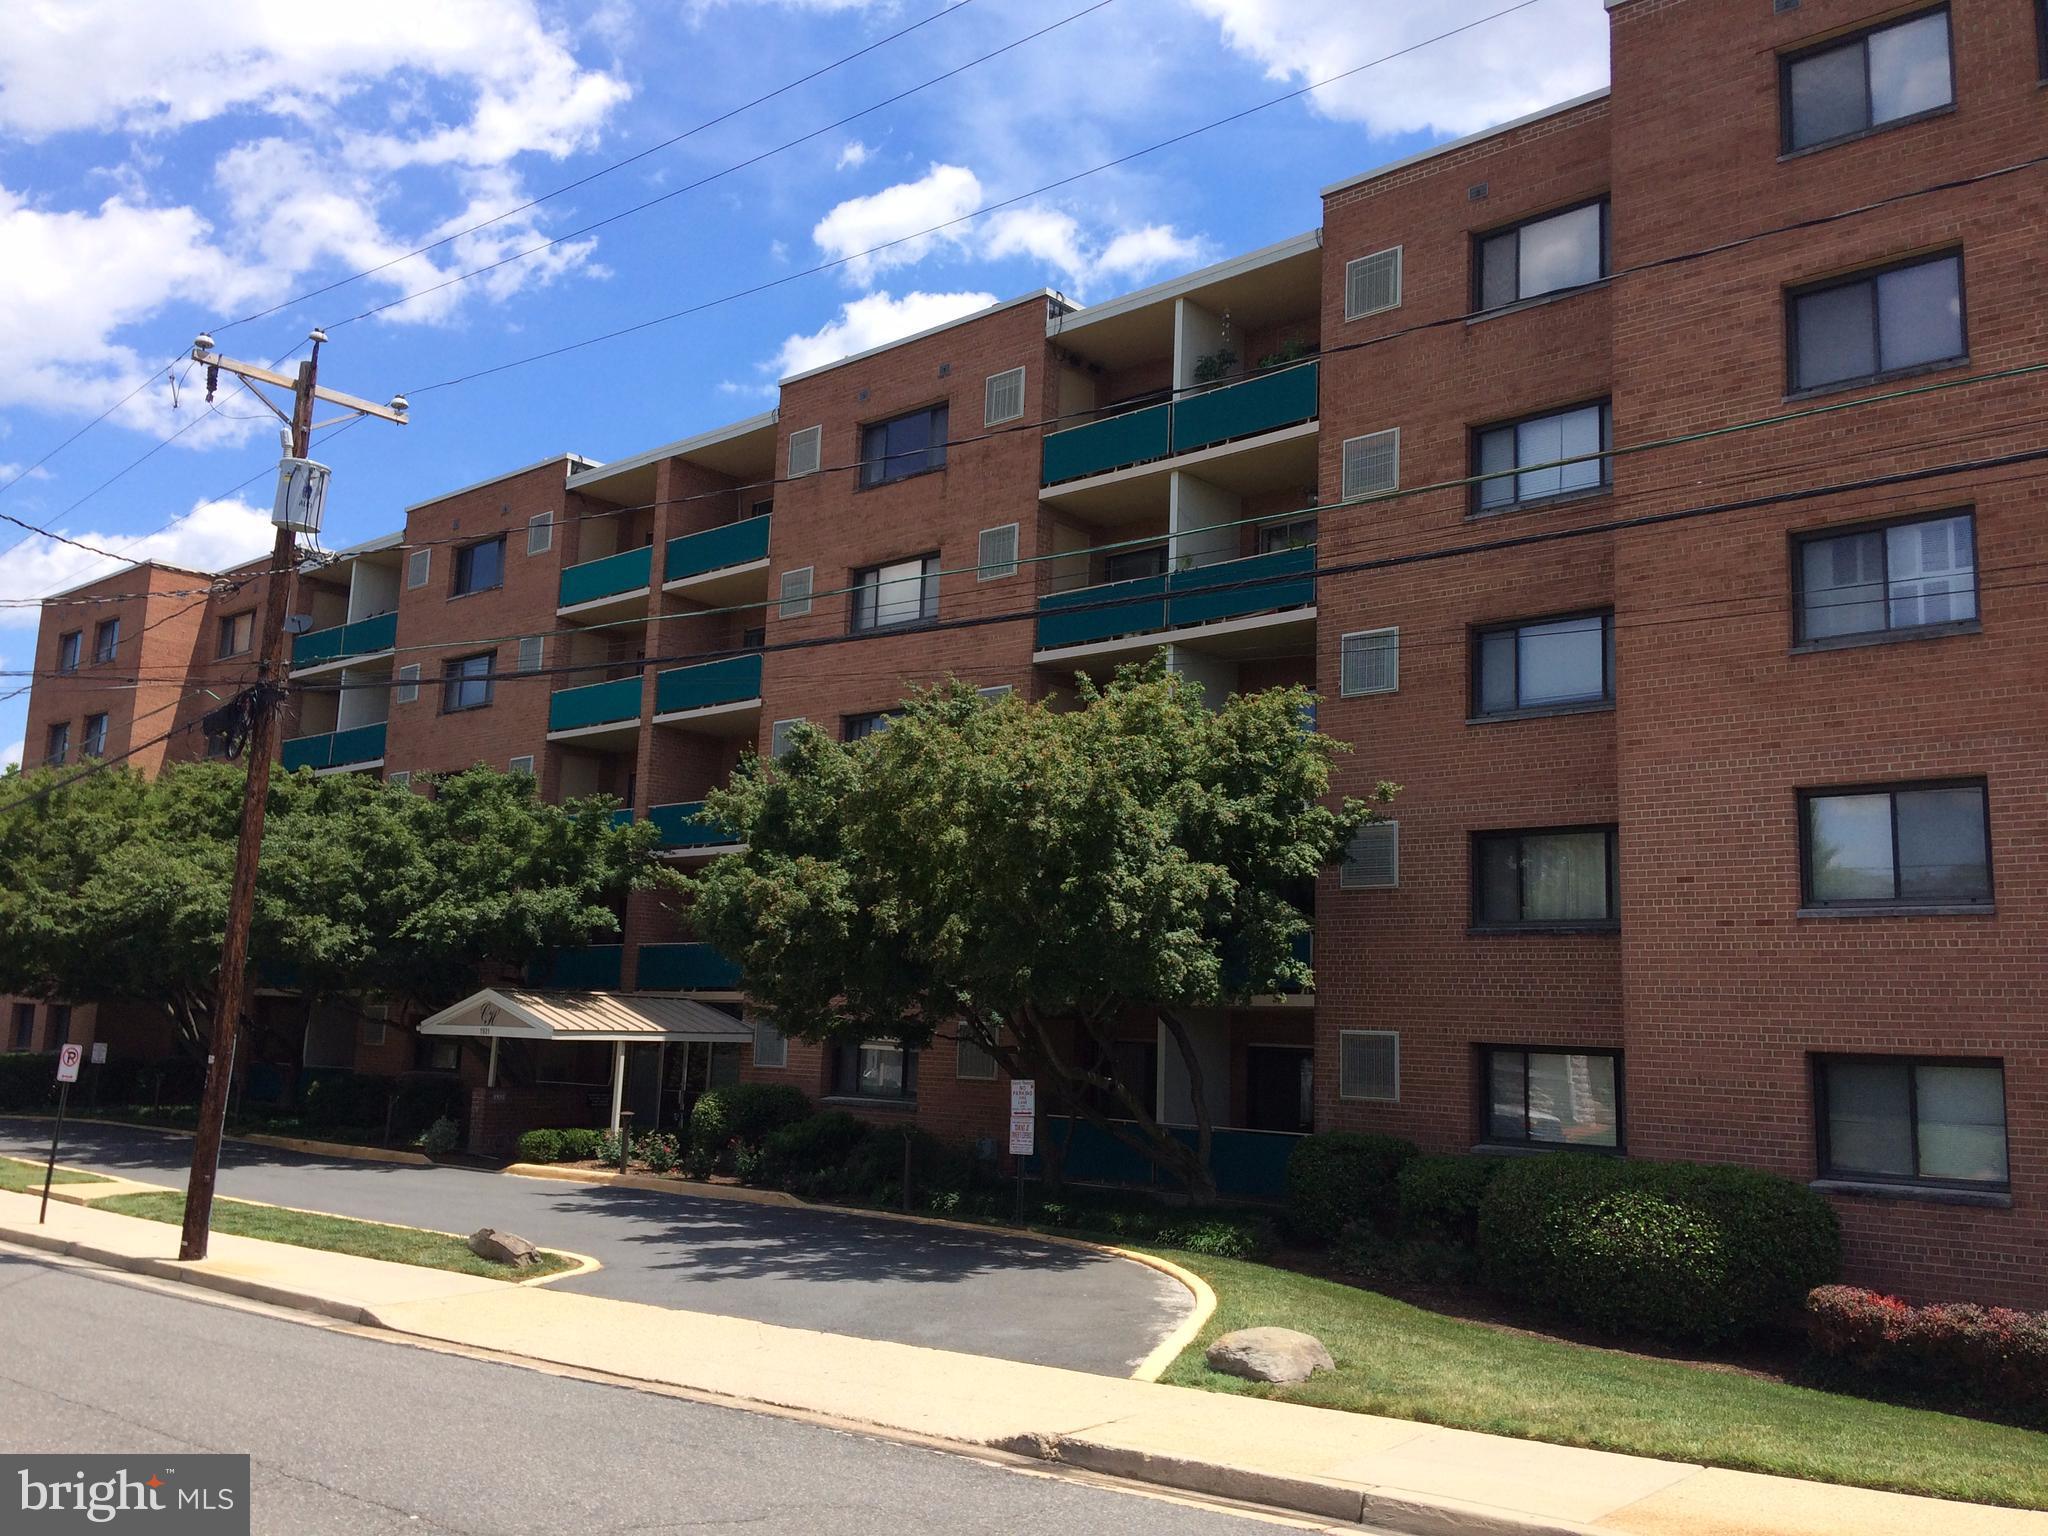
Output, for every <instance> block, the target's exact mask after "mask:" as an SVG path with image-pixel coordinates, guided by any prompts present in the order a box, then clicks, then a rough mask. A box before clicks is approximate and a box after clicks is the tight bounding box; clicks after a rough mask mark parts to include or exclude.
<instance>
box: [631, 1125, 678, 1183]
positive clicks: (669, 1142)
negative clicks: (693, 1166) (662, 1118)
mask: <svg viewBox="0 0 2048 1536" xmlns="http://www.w3.org/2000/svg"><path fill="white" fill-rule="evenodd" d="M633 1152H634V1155H635V1156H637V1157H638V1158H639V1159H640V1161H641V1162H643V1163H645V1164H646V1165H647V1170H648V1172H650V1173H673V1172H675V1167H676V1164H677V1163H678V1162H680V1161H681V1160H682V1148H681V1147H680V1146H678V1145H677V1143H676V1139H675V1137H674V1136H673V1135H671V1134H670V1133H669V1132H667V1131H648V1132H647V1133H645V1134H644V1135H642V1136H639V1137H636V1138H635V1140H634V1143H633Z"/></svg>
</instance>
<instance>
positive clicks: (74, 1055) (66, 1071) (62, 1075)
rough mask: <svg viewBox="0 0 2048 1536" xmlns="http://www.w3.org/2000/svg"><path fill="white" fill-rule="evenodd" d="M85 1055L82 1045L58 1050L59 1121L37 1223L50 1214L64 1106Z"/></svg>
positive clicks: (53, 1134)
mask: <svg viewBox="0 0 2048 1536" xmlns="http://www.w3.org/2000/svg"><path fill="white" fill-rule="evenodd" d="M84 1055H85V1047H84V1046H82V1045H67V1046H65V1047H64V1048H63V1049H61V1050H60V1051H58V1052H57V1123H56V1124H55V1125H54V1126H52V1127H51V1128H50V1161H49V1162H48V1164H46V1165H45V1166H44V1168H43V1208H42V1209H41V1210H40V1211H38V1212H37V1213H36V1225H37V1226H41V1225H42V1224H43V1223H44V1222H45V1221H47V1220H49V1216H50V1185H51V1184H52V1183H53V1182H54V1181H55V1180H56V1177H57V1138H58V1137H59V1136H62V1135H63V1134H64V1106H65V1104H66V1103H67V1102H69V1100H70V1098H71V1085H72V1084H73V1083H75V1082H77V1081H78V1063H79V1060H80V1058H82V1057H83V1056H84Z"/></svg>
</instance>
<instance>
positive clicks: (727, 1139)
mask: <svg viewBox="0 0 2048 1536" xmlns="http://www.w3.org/2000/svg"><path fill="white" fill-rule="evenodd" d="M810 1112H811V1101H810V1100H809V1099H807V1098H805V1097H804V1094H803V1091H802V1090H801V1089H799V1088H792V1087H789V1086H788V1085H787V1084H784V1083H735V1084H733V1085H732V1086H730V1087H726V1088H707V1089H705V1090H704V1091H703V1092H702V1093H700V1094H699V1095H697V1102H696V1103H695V1104H693V1105H691V1106H690V1146H691V1147H692V1148H693V1149H695V1150H700V1151H706V1152H709V1153H711V1154H712V1155H713V1156H717V1155H718V1154H719V1153H722V1152H723V1151H725V1149H726V1148H727V1147H728V1146H730V1145H731V1144H732V1143H733V1142H738V1143H739V1144H740V1145H741V1146H743V1147H759V1146H760V1145H762V1144H763V1143H764V1142H766V1141H767V1140H768V1138H769V1137H770V1136H772V1135H774V1134H775V1132H777V1131H779V1130H781V1129H782V1128H783V1127H784V1126H788V1125H794V1124H796V1123H797V1122H798V1121H799V1120H802V1119H804V1118H806V1117H807V1116H808V1115H809V1114H810Z"/></svg>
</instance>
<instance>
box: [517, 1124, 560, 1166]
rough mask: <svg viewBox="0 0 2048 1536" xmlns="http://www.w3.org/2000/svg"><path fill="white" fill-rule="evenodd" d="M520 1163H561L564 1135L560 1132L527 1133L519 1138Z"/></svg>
mask: <svg viewBox="0 0 2048 1536" xmlns="http://www.w3.org/2000/svg"><path fill="white" fill-rule="evenodd" d="M519 1161H521V1162H522V1163H559V1162H562V1161H564V1158H563V1155H562V1133H561V1132H560V1131H526V1132H524V1133H523V1134H521V1136H520V1138H519Z"/></svg>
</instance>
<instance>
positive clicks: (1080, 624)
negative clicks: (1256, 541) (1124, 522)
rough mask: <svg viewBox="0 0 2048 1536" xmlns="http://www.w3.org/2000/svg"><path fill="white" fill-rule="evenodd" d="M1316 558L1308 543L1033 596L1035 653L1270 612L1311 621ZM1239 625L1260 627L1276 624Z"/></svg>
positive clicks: (1151, 640)
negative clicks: (1036, 638)
mask: <svg viewBox="0 0 2048 1536" xmlns="http://www.w3.org/2000/svg"><path fill="white" fill-rule="evenodd" d="M1315 560H1316V552H1315V546H1314V545H1312V544H1310V545H1304V546H1303V547H1301V548H1299V549H1276V550H1274V551H1273V552H1272V553H1270V554H1264V555H1251V556H1248V557H1246V558H1245V559H1242V560H1219V561H1217V562H1216V563H1215V564H1214V565H1198V566H1196V567H1195V568H1194V569H1192V570H1186V571H1173V572H1170V573H1168V574H1167V575H1165V576H1145V577H1140V578H1138V579H1137V580H1135V581H1113V582H1109V583H1107V584H1105V585H1103V586H1099V587H1082V588H1079V589H1078V590H1076V591H1072V592H1054V593H1050V594H1048V595H1047V596H1045V597H1041V598H1040V599H1039V600H1038V649H1039V652H1040V653H1041V654H1040V656H1039V657H1038V659H1039V660H1041V661H1043V660H1046V659H1047V658H1046V656H1045V655H1044V654H1043V653H1044V652H1048V651H1053V652H1063V651H1069V650H1072V649H1075V648H1077V647H1089V646H1100V645H1103V644H1105V643H1111V642H1115V641H1118V640H1125V639H1128V638H1130V637H1133V636H1141V635H1142V636H1145V637H1147V638H1146V640H1145V642H1144V644H1145V645H1150V644H1155V643H1157V641H1158V640H1160V639H1168V638H1174V637H1175V636H1176V635H1180V634H1183V633H1185V632H1187V631H1203V630H1213V629H1214V628H1215V627H1216V626H1221V625H1226V624H1232V623H1234V622H1235V621H1241V620H1253V619H1257V618H1260V617H1262V616H1267V615H1273V616H1276V618H1275V620H1274V623H1275V624H1301V623H1303V622H1304V621H1312V620H1313V619H1314V617H1315V613H1314V604H1315V600H1316V583H1315V576H1314V574H1313V572H1314V570H1315ZM1290 610H1294V611H1290ZM1300 610H1307V611H1306V612H1305V613H1304V612H1301V611H1300ZM1237 627H1238V628H1239V629H1244V630H1252V631H1257V632H1265V631H1267V630H1269V629H1271V628H1272V627H1274V625H1273V624H1238V625H1237ZM1191 638H1192V637H1191ZM1214 638H1221V637H1220V636H1216V637H1214ZM1268 638H1269V639H1270V638H1271V637H1270V636H1268ZM1140 648H1142V647H1140Z"/></svg>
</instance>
